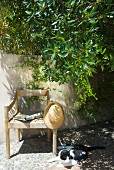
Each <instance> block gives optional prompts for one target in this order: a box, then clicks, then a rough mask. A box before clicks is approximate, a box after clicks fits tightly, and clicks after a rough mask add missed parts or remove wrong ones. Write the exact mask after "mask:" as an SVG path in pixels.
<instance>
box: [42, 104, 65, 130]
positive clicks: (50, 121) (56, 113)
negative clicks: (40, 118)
mask: <svg viewBox="0 0 114 170" xmlns="http://www.w3.org/2000/svg"><path fill="white" fill-rule="evenodd" d="M63 121H64V111H63V108H62V106H61V105H60V104H59V103H58V102H50V103H49V104H48V105H47V107H46V108H45V110H44V123H45V125H46V126H47V127H48V128H50V129H57V128H59V127H60V126H61V125H62V123H63Z"/></svg>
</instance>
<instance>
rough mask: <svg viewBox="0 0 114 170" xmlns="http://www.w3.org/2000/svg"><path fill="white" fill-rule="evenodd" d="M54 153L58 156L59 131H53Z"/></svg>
mask: <svg viewBox="0 0 114 170" xmlns="http://www.w3.org/2000/svg"><path fill="white" fill-rule="evenodd" d="M53 153H54V154H55V155H56V154H57V129H53Z"/></svg>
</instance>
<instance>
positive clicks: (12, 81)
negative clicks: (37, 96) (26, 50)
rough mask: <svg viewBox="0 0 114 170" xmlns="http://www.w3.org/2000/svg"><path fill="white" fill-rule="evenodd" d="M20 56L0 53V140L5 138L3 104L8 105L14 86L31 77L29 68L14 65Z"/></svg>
mask: <svg viewBox="0 0 114 170" xmlns="http://www.w3.org/2000/svg"><path fill="white" fill-rule="evenodd" d="M19 60H20V56H16V55H7V54H0V142H2V141H4V140H5V128H4V106H5V105H8V104H9V103H10V102H11V100H12V98H13V95H14V90H15V89H16V88H20V87H22V84H23V83H25V82H26V81H27V80H28V79H31V70H28V69H27V68H24V69H21V68H19V67H15V66H16V65H17V64H18V62H19Z"/></svg>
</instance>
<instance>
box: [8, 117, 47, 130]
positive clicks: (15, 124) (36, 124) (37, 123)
mask: <svg viewBox="0 0 114 170" xmlns="http://www.w3.org/2000/svg"><path fill="white" fill-rule="evenodd" d="M8 128H14V129H16V128H19V129H29V128H41V129H42V128H43V129H44V128H45V129H47V127H46V125H45V123H44V121H43V120H37V119H34V120H32V121H30V122H29V121H27V122H22V121H18V120H11V121H10V122H9V123H8Z"/></svg>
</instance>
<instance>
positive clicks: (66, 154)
mask: <svg viewBox="0 0 114 170" xmlns="http://www.w3.org/2000/svg"><path fill="white" fill-rule="evenodd" d="M104 148H105V147H104V146H92V147H87V146H84V145H71V146H67V145H66V146H64V147H63V148H62V149H61V150H60V151H59V153H58V156H57V157H55V158H52V159H50V160H49V161H48V162H50V163H51V162H55V161H57V162H58V165H57V166H58V167H67V166H73V165H76V164H77V163H79V162H80V161H84V160H86V159H87V156H88V152H89V151H92V150H96V149H104Z"/></svg>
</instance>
